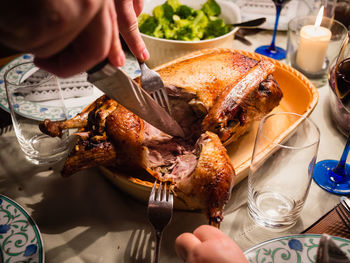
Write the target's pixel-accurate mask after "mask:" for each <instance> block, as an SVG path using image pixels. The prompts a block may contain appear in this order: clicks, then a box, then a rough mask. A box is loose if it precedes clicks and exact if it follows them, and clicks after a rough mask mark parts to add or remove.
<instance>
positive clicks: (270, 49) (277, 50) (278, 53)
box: [255, 0, 290, 60]
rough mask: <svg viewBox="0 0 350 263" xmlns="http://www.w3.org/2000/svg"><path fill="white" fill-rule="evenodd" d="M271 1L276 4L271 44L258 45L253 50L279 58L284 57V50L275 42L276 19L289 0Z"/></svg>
mask: <svg viewBox="0 0 350 263" xmlns="http://www.w3.org/2000/svg"><path fill="white" fill-rule="evenodd" d="M272 1H273V3H274V4H275V6H276V20H275V26H274V29H273V35H272V41H271V44H270V45H268V46H267V45H265V46H260V47H258V48H257V49H255V52H256V53H259V54H261V55H265V56H267V57H270V58H273V59H277V60H281V59H284V58H285V57H286V50H284V49H283V48H281V47H277V46H276V44H275V41H276V33H277V27H278V20H279V17H280V15H281V10H282V8H283V6H284V5H285V4H286V3H288V2H289V1H290V0H272Z"/></svg>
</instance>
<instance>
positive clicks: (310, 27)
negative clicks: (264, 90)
mask: <svg viewBox="0 0 350 263" xmlns="http://www.w3.org/2000/svg"><path fill="white" fill-rule="evenodd" d="M315 21H316V16H304V17H296V18H294V19H292V20H291V21H290V22H289V23H288V38H287V57H286V62H287V63H288V64H289V65H291V66H292V67H294V68H295V69H297V70H298V71H300V72H301V73H303V74H304V75H305V76H306V77H308V78H309V79H310V80H311V81H313V82H314V84H315V82H316V84H317V86H319V85H324V84H325V83H326V82H327V73H328V69H329V65H330V61H333V60H334V59H335V57H336V56H337V55H338V53H339V51H340V47H341V44H342V42H343V40H344V38H345V37H346V35H347V29H346V27H345V26H344V25H343V24H342V23H340V22H338V21H337V20H335V19H331V18H328V17H323V18H322V21H321V25H320V26H319V27H316V26H314V24H315Z"/></svg>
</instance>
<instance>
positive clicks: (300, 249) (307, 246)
mask: <svg viewBox="0 0 350 263" xmlns="http://www.w3.org/2000/svg"><path fill="white" fill-rule="evenodd" d="M320 239H321V235H316V234H305V235H292V236H284V237H279V238H275V239H271V240H268V241H265V242H262V243H260V244H258V245H256V246H254V247H252V248H250V249H248V250H246V251H245V252H244V254H245V256H246V257H247V259H248V261H249V262H250V263H257V262H259V263H260V262H261V263H262V262H265V263H266V262H275V263H279V262H283V263H286V262H293V263H299V262H300V263H301V262H304V263H314V262H315V259H316V253H317V248H318V243H319V242H320ZM332 239H333V240H334V242H335V243H336V244H337V245H338V246H339V248H340V249H341V250H342V251H343V252H344V253H345V254H346V255H347V256H348V258H350V240H349V239H345V238H340V237H332Z"/></svg>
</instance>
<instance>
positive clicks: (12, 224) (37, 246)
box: [0, 195, 44, 263]
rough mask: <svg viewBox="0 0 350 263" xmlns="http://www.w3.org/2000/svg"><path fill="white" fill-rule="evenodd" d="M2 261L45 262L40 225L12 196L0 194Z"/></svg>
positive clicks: (0, 250)
mask: <svg viewBox="0 0 350 263" xmlns="http://www.w3.org/2000/svg"><path fill="white" fill-rule="evenodd" d="M0 262H4V263H6V262H32V263H43V262H44V248H43V241H42V238H41V235H40V232H39V228H38V226H37V225H36V224H35V222H34V221H33V219H32V218H31V217H30V216H29V215H28V213H27V212H26V211H25V210H24V209H23V207H21V206H20V205H19V204H17V203H16V202H15V201H13V200H11V199H10V198H8V197H6V196H4V195H0Z"/></svg>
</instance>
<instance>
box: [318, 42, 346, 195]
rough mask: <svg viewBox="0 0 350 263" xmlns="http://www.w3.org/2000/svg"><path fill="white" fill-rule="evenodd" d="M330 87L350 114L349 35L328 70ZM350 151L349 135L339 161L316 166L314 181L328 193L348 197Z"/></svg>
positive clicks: (330, 161) (325, 162) (324, 161)
mask: <svg viewBox="0 0 350 263" xmlns="http://www.w3.org/2000/svg"><path fill="white" fill-rule="evenodd" d="M329 78H330V85H334V88H335V93H336V95H337V97H338V98H339V101H340V103H341V104H342V106H343V107H344V109H346V110H347V111H348V112H349V113H350V45H349V35H348V37H347V38H346V39H345V40H344V42H343V44H342V48H341V50H340V52H339V55H338V57H337V59H336V63H335V66H334V70H330V75H329ZM349 151H350V133H349V135H348V139H347V141H346V144H345V148H344V151H343V153H342V155H341V157H340V160H339V161H337V160H323V161H320V162H318V163H317V164H316V166H315V169H314V174H313V178H314V181H315V182H316V183H317V184H318V185H319V186H321V187H322V188H323V189H325V190H327V191H328V192H330V193H334V194H340V195H350V165H349V164H347V163H346V159H347V157H348V154H349Z"/></svg>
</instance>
